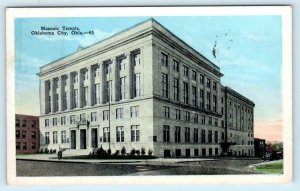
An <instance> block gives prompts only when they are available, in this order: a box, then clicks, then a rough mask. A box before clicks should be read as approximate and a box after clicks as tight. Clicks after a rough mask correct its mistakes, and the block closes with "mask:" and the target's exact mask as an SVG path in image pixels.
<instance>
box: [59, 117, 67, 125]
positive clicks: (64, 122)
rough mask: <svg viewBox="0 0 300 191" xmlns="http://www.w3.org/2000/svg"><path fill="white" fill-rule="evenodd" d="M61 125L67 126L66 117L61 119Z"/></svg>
mask: <svg viewBox="0 0 300 191" xmlns="http://www.w3.org/2000/svg"><path fill="white" fill-rule="evenodd" d="M60 124H61V125H65V124H66V116H63V117H61V118H60Z"/></svg>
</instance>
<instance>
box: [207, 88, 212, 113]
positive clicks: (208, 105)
mask: <svg viewBox="0 0 300 191" xmlns="http://www.w3.org/2000/svg"><path fill="white" fill-rule="evenodd" d="M206 97H207V103H206V109H207V110H209V111H210V110H211V100H210V93H209V92H207V94H206Z"/></svg>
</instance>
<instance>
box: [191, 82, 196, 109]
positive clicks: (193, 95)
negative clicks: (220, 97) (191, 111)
mask: <svg viewBox="0 0 300 191" xmlns="http://www.w3.org/2000/svg"><path fill="white" fill-rule="evenodd" d="M192 104H193V106H195V107H197V88H196V87H195V86H192Z"/></svg>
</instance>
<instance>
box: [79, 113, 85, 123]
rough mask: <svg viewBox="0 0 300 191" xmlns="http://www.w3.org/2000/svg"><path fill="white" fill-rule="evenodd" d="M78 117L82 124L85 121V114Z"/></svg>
mask: <svg viewBox="0 0 300 191" xmlns="http://www.w3.org/2000/svg"><path fill="white" fill-rule="evenodd" d="M79 117H80V121H82V122H84V121H86V115H85V113H82V114H80V116H79Z"/></svg>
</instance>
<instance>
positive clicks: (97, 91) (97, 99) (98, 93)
mask: <svg viewBox="0 0 300 191" xmlns="http://www.w3.org/2000/svg"><path fill="white" fill-rule="evenodd" d="M94 92H95V93H94V99H95V101H94V103H95V104H100V103H101V102H100V96H101V86H100V83H97V84H94Z"/></svg>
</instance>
